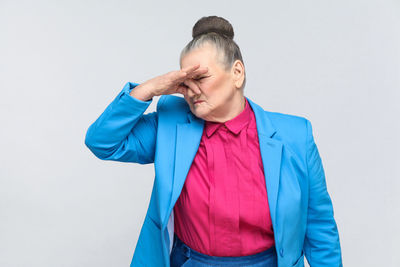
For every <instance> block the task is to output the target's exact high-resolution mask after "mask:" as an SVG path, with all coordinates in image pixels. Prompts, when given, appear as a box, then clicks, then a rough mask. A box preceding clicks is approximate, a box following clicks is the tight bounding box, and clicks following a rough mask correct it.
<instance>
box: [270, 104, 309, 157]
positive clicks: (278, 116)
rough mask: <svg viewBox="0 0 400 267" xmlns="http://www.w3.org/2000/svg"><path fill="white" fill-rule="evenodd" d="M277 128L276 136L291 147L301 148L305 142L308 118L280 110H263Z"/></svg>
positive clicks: (303, 147)
mask: <svg viewBox="0 0 400 267" xmlns="http://www.w3.org/2000/svg"><path fill="white" fill-rule="evenodd" d="M265 112H266V113H267V116H268V117H269V118H270V120H271V122H272V124H273V125H274V126H275V128H276V130H277V136H276V138H278V139H280V140H282V141H283V142H284V143H286V144H288V145H290V146H291V147H292V148H295V149H300V150H303V149H305V145H306V142H307V135H308V129H309V127H308V125H309V124H310V122H309V120H308V118H306V117H304V116H299V115H293V114H288V113H282V112H273V111H265Z"/></svg>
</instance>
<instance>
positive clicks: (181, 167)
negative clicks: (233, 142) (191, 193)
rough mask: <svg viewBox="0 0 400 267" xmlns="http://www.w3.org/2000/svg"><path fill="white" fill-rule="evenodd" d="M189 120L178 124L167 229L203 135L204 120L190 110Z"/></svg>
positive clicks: (166, 220) (165, 223) (165, 221)
mask: <svg viewBox="0 0 400 267" xmlns="http://www.w3.org/2000/svg"><path fill="white" fill-rule="evenodd" d="M187 118H188V122H187V123H178V124H177V125H176V146H175V166H174V177H173V186H172V196H171V199H170V202H169V205H168V209H167V214H166V216H165V218H164V222H163V227H166V225H167V222H168V218H169V216H170V213H171V212H172V209H173V205H174V204H175V202H176V201H177V199H178V197H179V195H180V192H181V190H182V187H183V185H184V183H185V180H186V176H187V174H188V172H189V169H190V166H191V165H192V162H193V160H194V157H195V156H196V153H197V150H198V148H199V145H200V141H201V136H202V134H203V128H204V120H203V119H200V118H198V117H196V116H195V115H194V114H193V113H192V112H191V111H190V110H189V111H188V113H187ZM171 156H172V155H171Z"/></svg>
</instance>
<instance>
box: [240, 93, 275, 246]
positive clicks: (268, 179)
mask: <svg viewBox="0 0 400 267" xmlns="http://www.w3.org/2000/svg"><path fill="white" fill-rule="evenodd" d="M246 98H247V100H248V101H249V103H250V105H251V107H252V109H253V111H254V115H255V118H256V124H257V132H258V140H259V144H260V152H261V158H262V162H263V167H264V176H265V184H266V187H267V195H268V204H269V210H270V214H271V220H272V225H273V228H274V234H275V238H278V239H279V238H280V235H279V231H278V229H277V224H276V222H277V221H276V205H277V199H278V191H279V179H280V170H281V159H282V142H281V141H279V140H277V139H272V137H273V135H274V134H275V133H276V129H275V127H274V125H273V124H272V122H271V120H270V119H269V118H268V115H267V112H266V111H264V109H263V108H262V107H260V106H259V105H257V104H256V103H254V102H253V101H251V100H250V99H249V98H248V97H246ZM279 240H280V239H279Z"/></svg>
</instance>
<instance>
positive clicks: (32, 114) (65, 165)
mask: <svg viewBox="0 0 400 267" xmlns="http://www.w3.org/2000/svg"><path fill="white" fill-rule="evenodd" d="M208 15H218V16H222V17H225V18H227V19H228V20H229V21H230V22H231V23H232V24H233V26H234V30H235V34H236V36H235V40H236V41H237V43H238V44H239V46H240V47H241V50H242V53H243V57H244V63H245V67H246V71H247V86H246V89H245V94H246V95H247V96H248V97H250V98H252V99H254V100H255V101H256V102H257V103H258V104H260V105H261V106H263V107H264V109H266V110H270V111H278V112H283V113H289V114H295V115H300V116H305V117H307V118H308V119H310V120H311V122H312V124H313V129H314V134H315V139H316V142H317V145H318V147H319V150H320V154H321V157H322V160H323V164H324V168H325V173H326V179H327V185H328V191H329V193H330V195H331V198H332V201H333V205H334V211H335V218H336V221H337V224H338V229H339V232H340V239H341V245H342V251H343V262H344V265H345V266H363V267H367V266H371V267H372V266H373V267H376V266H393V267H394V266H400V254H399V249H400V246H399V245H398V240H399V239H400V233H399V229H398V225H399V217H400V216H399V215H400V209H399V203H400V202H399V200H400V196H399V193H400V192H399V191H400V190H399V185H400V183H399V179H400V171H399V165H400V160H399V148H400V146H399V144H400V142H399V140H398V138H399V134H400V129H399V115H400V109H399V103H398V102H399V90H400V78H399V77H400V30H399V29H400V4H399V1H389V0H379V1H378V0H376V1H372V0H369V1H366V0H357V1H354V0H351V1H349V0H345V1H344V0H336V1H320V0H318V1H246V2H245V1H208V0H202V1H158V2H152V1H146V2H145V1H122V0H120V1H116V0H113V1H82V0H80V1H77V0H73V1H72V0H69V1H11V0H9V1H4V0H1V1H0V34H1V39H0V53H1V54H0V89H1V94H0V123H1V130H0V148H1V153H0V177H1V179H0V266H7V267H8V266H12V267H14V266H30V267H31V266H33V267H36V266H40V267H47V266H71V267H84V266H85V267H86V266H97V267H99V266H129V264H130V261H131V258H132V254H133V250H134V248H135V245H136V242H137V238H138V235H139V231H140V227H141V225H142V222H143V220H144V216H145V212H146V209H147V206H148V203H149V198H150V193H151V188H152V185H153V181H154V169H153V165H151V164H149V165H139V164H128V163H119V162H106V161H101V160H99V159H97V158H96V157H95V156H94V155H93V154H92V153H91V152H90V151H89V150H88V149H87V148H86V147H85V145H84V137H85V133H86V130H87V128H88V127H89V125H90V124H91V123H92V122H93V121H94V120H95V119H96V118H97V117H98V116H99V115H100V114H101V113H102V112H103V110H104V109H105V108H106V106H107V105H108V104H109V103H110V102H111V101H112V100H113V99H114V97H115V96H116V95H117V94H118V93H119V92H120V90H121V89H122V87H123V85H124V84H125V83H126V82H128V81H131V82H139V83H140V82H144V81H145V80H147V79H150V78H152V77H154V76H157V75H161V74H164V73H166V72H168V71H171V70H175V69H179V62H178V57H179V52H180V51H181V49H182V48H183V47H184V45H185V44H186V43H187V42H189V41H190V40H191V29H192V26H193V24H194V23H195V22H196V21H197V20H198V19H199V18H201V17H202V16H208ZM157 100H158V97H156V98H155V101H153V103H152V104H151V106H150V107H149V109H148V110H147V111H146V113H147V112H150V111H153V110H154V108H155V104H156V103H157Z"/></svg>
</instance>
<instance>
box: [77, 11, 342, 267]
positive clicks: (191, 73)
mask: <svg viewBox="0 0 400 267" xmlns="http://www.w3.org/2000/svg"><path fill="white" fill-rule="evenodd" d="M192 35H193V40H191V41H190V42H189V43H188V44H187V45H186V47H185V48H184V49H183V51H182V53H181V57H180V70H176V71H171V72H168V73H166V74H164V75H161V76H157V77H155V78H152V79H149V80H148V81H146V82H144V83H141V84H138V83H131V82H128V83H127V84H126V85H125V87H124V88H123V89H122V91H121V92H120V93H119V94H118V96H117V97H116V98H115V99H114V100H113V101H112V102H111V103H110V104H109V106H108V107H107V108H106V110H105V111H104V112H103V113H102V114H101V115H100V117H99V118H98V119H97V120H96V121H95V122H94V123H93V124H92V125H91V126H90V127H89V129H88V130H87V133H86V139H85V144H86V145H87V147H88V148H89V149H90V150H91V151H92V152H93V153H94V154H95V155H96V156H97V157H98V158H100V159H102V160H114V161H122V162H135V163H140V164H148V163H154V166H155V180H154V185H153V190H152V194H151V198H150V203H149V207H148V210H147V214H146V216H145V219H144V222H143V226H142V228H141V232H140V235H139V239H138V241H137V245H136V248H135V252H134V254H133V259H132V262H131V266H154V267H158V266H171V267H177V266H187V267H189V266H253V267H272V266H279V267H284V266H304V255H305V256H306V258H307V260H308V262H309V264H310V265H311V266H312V267H314V266H324V267H327V266H336V267H337V266H342V257H341V248H340V242H339V235H338V230H337V226H336V222H335V219H334V216H333V207H332V202H331V198H330V196H329V194H328V192H327V187H326V181H325V174H324V170H323V167H322V161H321V158H320V156H319V152H318V149H317V146H316V144H315V142H314V138H313V131H312V127H311V123H310V121H309V120H307V119H306V118H303V117H300V116H294V115H289V114H283V113H277V112H272V111H266V110H264V109H263V108H262V107H261V106H259V105H258V104H256V103H255V102H253V101H252V100H250V99H249V98H248V97H245V96H244V87H245V83H246V75H245V67H244V63H243V59H242V56H241V52H240V49H239V47H238V45H237V44H236V43H235V41H234V40H233V36H234V32H233V28H232V25H231V24H230V23H229V22H228V21H227V20H225V19H224V18H221V17H217V16H209V17H203V18H201V19H200V20H198V21H197V22H196V24H195V25H194V27H193V34H192ZM174 93H179V94H182V95H183V96H184V97H183V98H182V97H179V96H176V95H172V94H174ZM155 96H160V99H159V100H158V102H157V109H156V111H155V112H151V113H148V114H144V112H145V111H146V109H147V107H148V106H149V105H150V103H151V102H152V101H153V98H154V97H155Z"/></svg>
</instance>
